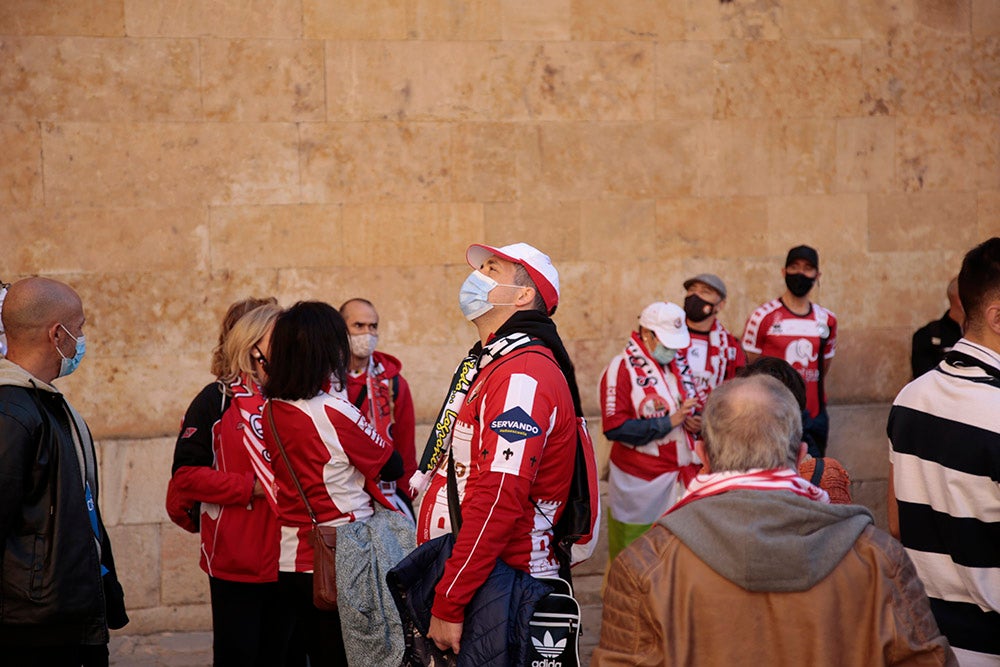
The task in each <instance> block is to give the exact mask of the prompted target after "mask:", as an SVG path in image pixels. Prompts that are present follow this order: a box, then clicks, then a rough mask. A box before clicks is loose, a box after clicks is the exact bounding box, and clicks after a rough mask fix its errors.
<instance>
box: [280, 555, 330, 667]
mask: <svg viewBox="0 0 1000 667" xmlns="http://www.w3.org/2000/svg"><path fill="white" fill-rule="evenodd" d="M278 588H279V592H278V597H279V603H278V604H279V607H280V609H281V612H282V615H283V617H282V618H281V619H279V621H278V627H279V632H280V634H281V636H282V637H283V638H284V645H285V647H286V649H285V654H284V660H283V664H285V665H302V664H305V660H304V658H305V656H308V657H309V665H310V667H347V654H346V653H345V652H344V635H343V633H342V632H341V630H340V613H339V612H336V611H320V610H319V609H317V608H316V607H315V606H313V601H312V600H313V593H312V574H311V573H308V572H279V573H278ZM276 664H279V663H276Z"/></svg>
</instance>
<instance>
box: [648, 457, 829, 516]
mask: <svg viewBox="0 0 1000 667" xmlns="http://www.w3.org/2000/svg"><path fill="white" fill-rule="evenodd" d="M736 489H752V490H754V491H791V492H792V493H794V494H796V495H800V496H802V497H803V498H808V499H809V500H815V501H818V502H821V503H829V502H830V495H829V494H828V493H827V492H826V491H824V490H823V489H821V488H819V487H818V486H815V485H813V484H810V483H809V482H808V481H806V480H804V479H802V478H801V477H799V473H798V472H797V471H795V470H792V469H791V468H774V469H772V470H764V469H762V468H756V469H752V470H747V471H745V472H728V471H727V472H712V473H703V474H699V475H696V476H695V478H694V479H693V480H692V481H691V483H690V484H688V487H687V492H686V493H685V494H684V496H683V497H682V498H681V499H680V500H678V501H677V503H675V504H674V506H673V507H671V508H670V509H668V510H667V511H666V514H670V513H671V512H673V511H674V510H676V509H677V508H679V507H683V506H684V505H687V504H688V503H691V502H694V501H695V500H699V499H701V498H708V497H709V496H717V495H719V494H720V493H725V492H726V491H734V490H736Z"/></svg>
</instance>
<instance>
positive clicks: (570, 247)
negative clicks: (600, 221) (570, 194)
mask: <svg viewBox="0 0 1000 667" xmlns="http://www.w3.org/2000/svg"><path fill="white" fill-rule="evenodd" d="M605 203H608V204H610V203H611V202H593V205H594V206H596V207H602V208H603V205H604V204H605ZM614 203H621V202H614ZM591 204H592V203H591V202H555V201H519V202H511V203H497V204H487V205H486V206H485V207H484V213H485V225H484V228H483V232H484V237H483V238H482V239H480V240H479V242H481V243H486V244H489V245H493V246H503V245H507V244H508V243H512V242H524V243H530V244H531V245H533V246H535V247H536V248H538V249H539V250H541V251H542V252H544V253H545V254H546V255H548V256H549V257H550V258H551V259H552V262H553V264H555V267H556V269H557V270H559V271H560V283H562V284H564V285H565V284H566V283H567V281H566V280H565V279H563V278H562V268H563V265H564V264H565V263H566V262H569V261H572V260H574V259H577V258H578V257H580V246H581V244H583V243H585V242H586V239H588V238H591V239H592V238H593V237H595V236H598V235H600V231H599V228H597V229H595V228H592V227H588V226H587V224H586V223H584V222H582V220H581V218H582V217H583V215H584V214H583V213H582V210H581V209H585V208H590V207H591ZM605 238H606V237H605ZM608 259H609V260H610V257H609V258H608Z"/></svg>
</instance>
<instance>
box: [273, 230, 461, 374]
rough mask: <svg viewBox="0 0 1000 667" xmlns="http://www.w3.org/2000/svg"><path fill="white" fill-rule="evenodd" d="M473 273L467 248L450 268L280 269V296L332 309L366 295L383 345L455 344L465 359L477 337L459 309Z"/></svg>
mask: <svg viewBox="0 0 1000 667" xmlns="http://www.w3.org/2000/svg"><path fill="white" fill-rule="evenodd" d="M475 240H480V239H475ZM470 242H471V241H470ZM469 271H471V269H470V268H469V266H468V264H466V263H465V247H464V246H463V247H462V249H461V252H460V253H458V254H456V255H455V256H454V258H453V259H452V263H451V264H448V265H438V266H420V265H416V266H406V265H402V266H395V267H386V266H373V267H337V268H328V269H294V270H287V271H282V272H281V276H280V286H279V288H278V291H277V295H278V299H279V301H280V302H281V303H283V304H291V303H294V302H295V301H298V300H299V299H319V300H322V301H326V302H328V303H331V304H333V305H334V306H339V305H340V304H341V303H342V302H343V301H345V300H347V299H349V298H352V297H357V296H360V297H364V298H366V299H368V300H369V301H371V302H373V303H374V304H375V307H376V308H377V309H378V312H379V320H380V321H379V329H380V336H381V338H380V340H384V341H385V344H390V341H391V342H392V344H393V345H456V346H458V347H459V348H460V349H459V351H458V354H459V355H462V354H463V353H464V352H465V350H467V349H468V348H469V347H470V346H471V345H472V343H473V342H474V340H475V336H476V335H475V333H474V332H475V329H473V328H472V325H471V324H469V323H468V322H466V320H465V318H463V317H462V313H461V311H460V310H459V308H458V290H459V287H460V286H461V285H462V281H463V280H465V277H466V276H467V275H468V274H469ZM458 361H459V359H458V358H456V359H455V360H454V361H453V362H452V363H451V366H452V368H451V369H449V371H448V372H449V373H450V372H451V370H453V369H454V366H455V365H457V364H458ZM449 377H450V376H449Z"/></svg>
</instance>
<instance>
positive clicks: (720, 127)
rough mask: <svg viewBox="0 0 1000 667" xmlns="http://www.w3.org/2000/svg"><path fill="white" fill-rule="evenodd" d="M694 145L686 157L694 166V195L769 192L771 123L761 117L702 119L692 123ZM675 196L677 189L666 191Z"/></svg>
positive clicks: (736, 194) (708, 195) (709, 195)
mask: <svg viewBox="0 0 1000 667" xmlns="http://www.w3.org/2000/svg"><path fill="white" fill-rule="evenodd" d="M696 128H697V129H696V132H697V141H698V147H697V150H696V152H695V153H694V154H693V155H690V156H687V155H685V156H682V159H686V160H689V161H690V162H691V164H692V165H693V166H694V167H695V169H696V170H697V174H696V177H695V179H696V180H695V185H694V192H693V193H692V194H694V195H695V196H698V197H733V196H764V195H767V194H770V188H771V178H770V173H769V169H768V165H769V163H770V159H771V124H770V122H768V121H765V120H742V119H741V120H722V121H705V122H701V123H699V124H698V125H697V126H696ZM669 194H670V195H672V196H674V197H676V196H677V194H678V193H669Z"/></svg>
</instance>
